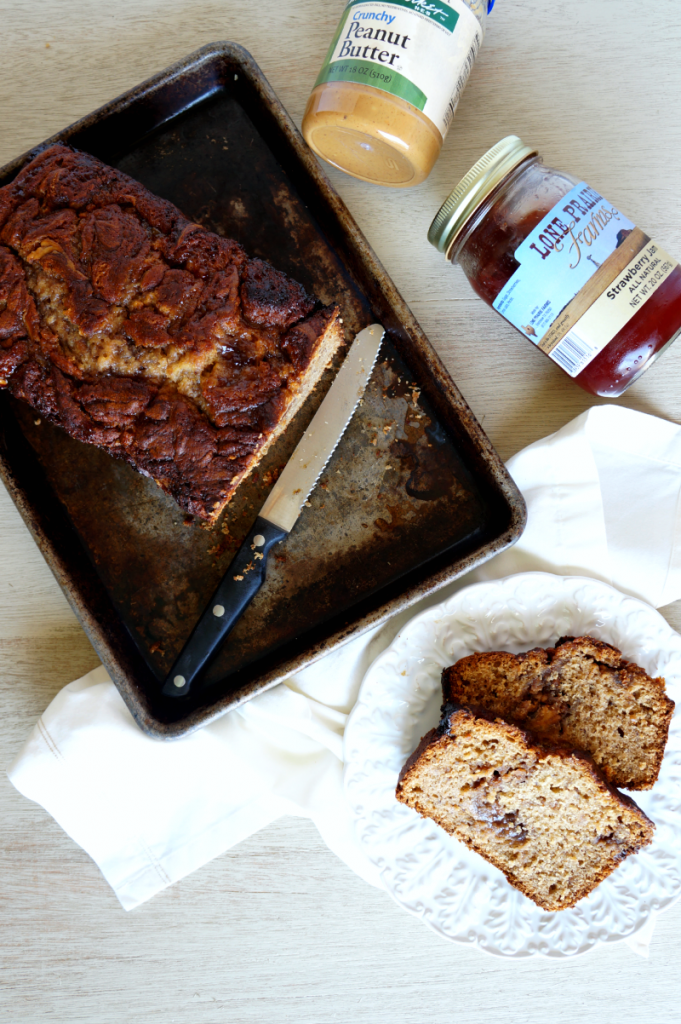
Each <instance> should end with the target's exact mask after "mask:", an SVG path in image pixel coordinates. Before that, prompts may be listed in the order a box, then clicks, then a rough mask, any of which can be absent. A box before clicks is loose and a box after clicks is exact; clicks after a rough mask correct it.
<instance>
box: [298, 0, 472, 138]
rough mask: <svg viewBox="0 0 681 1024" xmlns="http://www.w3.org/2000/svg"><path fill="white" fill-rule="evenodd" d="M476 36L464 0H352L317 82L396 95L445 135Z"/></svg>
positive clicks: (459, 93)
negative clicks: (355, 84) (349, 84)
mask: <svg viewBox="0 0 681 1024" xmlns="http://www.w3.org/2000/svg"><path fill="white" fill-rule="evenodd" d="M481 43H482V28H481V26H480V23H479V22H478V19H477V18H476V17H475V15H474V14H473V13H472V11H470V10H469V8H468V6H467V5H466V3H465V2H464V0H439V2H436V0H389V2H388V3H377V2H375V0H369V2H367V0H350V3H348V5H347V7H346V9H345V11H344V12H343V17H342V18H341V22H340V25H339V26H338V29H337V31H336V34H335V36H334V38H333V42H332V43H331V48H330V50H329V52H328V54H327V57H326V60H325V62H324V66H323V67H322V70H321V72H320V74H319V77H318V79H317V81H316V83H315V86H317V85H321V84H322V83H324V82H358V83H360V84H361V85H370V86H372V87H373V88H374V89H380V90H381V91H382V92H387V93H390V94H391V95H393V96H399V97H400V98H401V99H403V100H406V101H407V102H408V103H411V105H412V106H414V107H417V108H418V110H422V111H423V113H424V114H425V115H426V116H427V117H429V118H430V120H431V121H432V122H433V124H434V125H435V126H436V128H437V129H438V130H439V132H440V134H441V135H442V136H443V137H444V135H445V134H446V132H447V129H448V128H449V124H450V122H451V120H452V117H453V116H454V111H455V110H456V107H457V104H458V102H459V97H460V96H461V93H462V92H463V90H464V87H465V85H466V82H467V81H468V76H469V74H470V72H471V68H472V67H473V64H474V62H475V58H476V57H477V55H478V50H479V49H480V44H481Z"/></svg>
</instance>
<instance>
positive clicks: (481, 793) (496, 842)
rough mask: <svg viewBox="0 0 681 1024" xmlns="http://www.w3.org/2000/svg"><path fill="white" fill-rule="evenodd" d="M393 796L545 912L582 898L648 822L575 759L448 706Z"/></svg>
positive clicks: (645, 836) (471, 711)
mask: <svg viewBox="0 0 681 1024" xmlns="http://www.w3.org/2000/svg"><path fill="white" fill-rule="evenodd" d="M396 796H397V799H398V800H400V801H401V802H402V803H404V804H407V806H409V807H412V808H414V810H416V811H418V813H419V814H421V815H422V816H423V817H426V818H431V819H432V820H433V821H435V822H436V823H437V824H438V825H440V826H441V827H442V828H444V829H445V831H447V832H448V833H449V834H450V835H453V836H455V837H456V838H457V839H459V840H461V842H463V843H465V844H466V846H469V847H470V848H471V849H472V850H475V851H476V853H479V854H480V855H481V856H483V857H485V858H486V860H488V861H490V863H492V864H494V865H495V866H496V867H498V868H499V869H500V870H501V871H503V873H504V875H505V876H506V878H507V879H508V881H509V882H510V883H511V885H513V886H515V887H516V888H517V889H519V890H520V891H521V892H523V893H524V894H525V895H526V896H528V897H529V898H530V899H531V900H534V902H535V903H537V904H538V906H540V907H542V908H543V909H545V910H551V911H555V910H564V909H566V908H568V907H571V906H574V904H575V903H577V902H578V900H580V899H583V898H584V897H585V896H587V895H588V894H589V893H590V892H591V891H592V890H593V889H594V888H595V887H596V886H597V885H598V884H599V882H601V881H602V880H603V879H604V878H606V877H607V876H608V875H609V874H610V873H611V872H612V871H613V870H614V869H615V868H616V867H617V865H618V864H620V863H621V862H622V861H623V860H624V859H625V858H626V857H628V856H630V854H632V853H636V852H637V851H638V850H640V849H641V848H642V847H644V846H647V845H648V844H649V843H650V842H651V841H652V837H653V832H654V828H655V826H654V825H653V823H652V822H651V821H650V820H649V819H648V818H647V817H646V815H645V814H644V813H643V811H642V810H641V809H640V808H639V807H637V805H636V804H635V803H634V801H633V800H631V798H630V797H628V796H626V795H624V794H622V793H618V792H617V790H616V789H614V788H613V787H612V786H610V785H609V784H608V783H606V782H605V781H604V780H603V779H602V777H601V775H600V773H599V772H598V771H597V769H596V768H595V766H594V765H593V763H592V762H591V761H590V759H589V758H587V757H586V756H585V755H583V754H580V753H577V752H575V751H571V750H569V749H566V748H565V747H557V746H551V745H547V744H540V743H537V742H535V741H534V740H533V739H532V738H531V737H530V735H529V734H528V733H526V732H524V731H523V730H521V729H519V728H518V727H517V726H515V725H510V724H508V723H506V722H502V721H501V720H500V719H494V718H493V716H492V715H490V714H488V713H486V712H484V711H482V710H481V709H477V708H471V707H462V706H461V705H458V704H449V705H445V707H444V708H443V720H442V722H441V723H440V726H439V728H438V729H434V730H432V731H431V732H430V733H428V734H427V735H426V736H424V737H423V739H422V740H421V743H420V744H419V746H418V747H417V749H416V750H415V751H414V753H413V754H412V755H411V757H410V758H409V759H408V761H407V763H406V764H405V766H404V768H403V769H402V772H401V773H400V778H399V781H398V784H397V789H396Z"/></svg>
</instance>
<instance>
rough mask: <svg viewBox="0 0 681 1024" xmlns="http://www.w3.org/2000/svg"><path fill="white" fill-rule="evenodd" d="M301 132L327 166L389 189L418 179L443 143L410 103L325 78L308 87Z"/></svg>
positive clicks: (425, 173) (430, 123)
mask: <svg viewBox="0 0 681 1024" xmlns="http://www.w3.org/2000/svg"><path fill="white" fill-rule="evenodd" d="M303 135H304V136H305V141H306V142H307V144H308V145H309V146H310V147H311V149H313V150H314V152H315V153H316V154H317V156H320V157H321V158H322V159H323V160H326V161H327V163H330V164H332V166H334V167H337V168H339V170H341V171H345V172H346V173H347V174H351V175H353V177H355V178H360V179H361V180H362V181H370V182H374V183H376V184H381V185H392V186H393V187H394V188H407V187H408V186H410V185H418V184H419V183H420V182H422V181H424V180H425V178H427V177H428V175H429V174H430V172H431V170H432V168H433V164H434V163H435V161H436V160H437V158H438V156H439V153H440V149H441V147H442V142H443V139H442V136H441V135H440V132H439V131H438V130H437V128H436V127H435V125H434V124H433V122H432V121H431V120H430V119H429V118H428V117H426V115H425V114H423V113H421V111H420V110H417V109H416V107H413V106H412V105H411V104H410V103H407V102H406V101H405V100H402V99H400V98H399V97H398V96H389V95H387V94H386V93H382V92H380V91H379V90H378V89H373V88H371V86H366V85H359V84H357V83H355V82H328V83H325V84H324V85H318V86H317V88H316V89H314V91H313V92H312V95H311V96H310V99H309V100H308V104H307V108H306V110H305V116H304V118H303Z"/></svg>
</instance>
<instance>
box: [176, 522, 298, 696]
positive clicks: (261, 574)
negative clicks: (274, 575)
mask: <svg viewBox="0 0 681 1024" xmlns="http://www.w3.org/2000/svg"><path fill="white" fill-rule="evenodd" d="M285 536H286V530H282V529H280V527H278V526H275V525H274V523H269V522H268V521H267V520H266V519H261V518H260V516H258V518H257V519H256V521H255V525H254V526H253V529H252V530H251V532H250V533H249V534H248V536H247V537H246V540H245V541H244V542H243V544H242V545H241V547H240V548H239V550H238V551H237V553H236V555H235V556H234V558H233V559H232V563H231V565H230V567H229V569H228V570H227V573H226V574H225V576H224V577H223V579H222V582H221V583H220V586H219V587H218V588H217V590H216V591H215V593H214V594H213V596H212V598H211V599H210V601H209V602H208V606H207V608H206V610H205V612H204V613H203V615H202V616H201V618H200V619H199V621H198V622H197V624H196V626H195V627H194V631H193V633H192V635H191V636H190V638H189V640H188V641H187V643H186V644H185V646H184V648H183V649H182V652H181V654H180V656H179V658H178V659H177V661H176V662H175V664H174V665H173V667H172V668H171V670H170V673H169V674H168V678H167V679H166V681H165V684H164V686H163V693H164V694H165V696H166V697H184V696H185V695H186V694H187V693H189V690H190V687H191V685H192V683H193V682H194V680H195V679H196V677H197V675H198V674H199V673H200V672H201V671H202V669H204V668H205V667H206V665H207V664H208V662H209V661H210V660H211V658H212V657H213V656H214V655H215V654H216V653H217V651H218V648H219V647H220V645H221V644H222V643H223V641H224V640H225V639H226V637H227V634H228V633H229V632H230V631H231V630H232V629H233V628H234V626H235V625H236V623H237V621H238V619H239V618H240V616H241V614H242V613H243V611H244V610H245V609H246V607H247V606H248V605H249V604H250V603H251V601H252V600H253V598H254V597H255V595H256V594H257V592H258V591H259V590H260V587H261V586H262V584H263V582H264V579H265V563H266V562H267V556H268V554H269V552H270V548H272V547H273V546H274V545H275V544H278V543H279V541H280V540H283V538H284V537H285Z"/></svg>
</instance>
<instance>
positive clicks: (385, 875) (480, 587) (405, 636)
mask: <svg viewBox="0 0 681 1024" xmlns="http://www.w3.org/2000/svg"><path fill="white" fill-rule="evenodd" d="M512 581H515V582H516V584H518V585H521V584H523V583H525V582H527V583H530V582H532V581H535V582H537V583H538V584H543V585H544V586H549V587H553V588H555V593H554V595H553V598H554V600H556V601H557V600H558V599H559V598H560V597H561V596H562V591H563V590H564V589H565V588H566V587H572V588H573V589H577V588H578V587H580V586H584V585H589V586H590V587H593V588H594V589H595V590H602V592H603V594H604V595H608V597H609V598H610V600H611V601H613V602H615V603H616V604H617V605H619V606H620V607H621V606H626V605H627V604H628V603H629V602H631V603H632V605H633V606H634V607H636V608H638V610H639V612H640V613H641V614H642V615H643V616H644V617H648V618H649V619H650V620H651V623H654V624H655V625H656V627H657V629H658V631H659V633H660V634H666V639H667V642H668V643H669V646H670V647H672V648H673V647H677V648H678V653H679V656H680V657H681V636H680V635H679V634H678V633H677V632H676V631H675V630H674V629H673V628H672V627H671V626H670V625H669V623H668V622H667V621H666V620H665V619H664V618H663V616H662V615H661V614H660V613H659V612H658V611H657V609H655V608H653V607H652V605H648V604H646V602H644V601H642V600H641V599H640V598H636V597H633V596H631V595H629V594H626V593H624V592H622V591H619V590H617V589H616V588H615V587H612V586H611V585H610V584H607V583H605V582H603V581H602V580H598V579H595V578H593V577H589V576H569V575H563V574H560V575H559V574H558V573H548V572H538V571H533V572H521V573H514V574H512V575H509V576H505V577H502V578H500V579H498V580H484V581H480V582H477V583H471V584H469V585H468V586H465V587H462V588H461V589H460V590H457V591H455V593H454V594H452V595H450V596H449V597H447V598H446V599H445V600H443V601H441V602H439V603H438V604H436V605H433V606H431V607H429V608H426V609H424V610H423V611H422V612H419V613H418V614H417V615H415V616H414V617H413V618H412V619H410V620H409V621H408V622H407V623H405V625H404V626H403V627H402V628H401V629H400V631H399V633H398V634H397V636H396V637H395V638H394V640H393V641H392V643H390V644H389V645H388V647H387V648H386V649H385V650H384V651H382V652H381V654H379V655H378V656H377V658H376V659H375V660H374V661H373V662H372V664H371V665H370V666H369V668H368V669H367V671H366V673H365V675H364V678H363V680H362V683H361V685H360V688H359V693H358V697H357V701H356V703H355V706H354V707H353V709H352V711H351V713H350V715H349V717H348V721H347V724H346V728H345V737H344V761H345V768H344V791H345V795H346V798H347V800H348V803H349V805H350V807H351V809H352V812H353V815H354V819H355V820H354V824H355V832H356V834H357V836H358V840H359V842H360V845H361V846H362V848H363V849H364V852H365V853H366V855H367V856H368V857H369V860H371V861H372V863H374V864H375V865H376V866H377V867H379V865H378V864H377V862H376V860H375V859H374V858H373V857H372V854H371V850H370V848H369V847H368V844H367V843H366V841H365V839H364V836H363V833H362V830H361V828H360V825H361V821H362V817H361V814H358V811H357V807H356V801H355V800H354V798H353V794H352V792H351V790H352V785H353V781H354V780H355V778H356V777H357V771H358V765H357V764H356V763H355V761H354V760H353V757H352V755H351V751H350V747H351V740H352V738H353V736H354V733H355V731H356V729H357V726H358V723H359V722H361V721H362V717H363V716H365V715H366V714H367V712H370V711H371V710H372V707H373V706H372V704H371V701H367V700H366V695H367V692H368V691H369V684H370V681H371V680H372V677H373V676H374V675H375V673H376V672H378V671H380V669H381V668H382V667H383V665H384V664H385V663H386V662H387V661H388V660H389V659H390V657H391V656H393V657H394V656H395V653H396V652H398V651H399V650H400V648H403V647H404V646H405V645H408V644H409V638H410V636H411V635H412V634H413V633H414V632H415V631H416V630H417V629H418V628H419V627H421V626H422V625H423V624H424V623H429V622H433V620H437V621H439V620H440V619H442V618H443V612H444V610H445V609H447V612H446V614H447V615H448V616H449V619H450V620H451V619H452V618H453V611H452V608H451V607H449V606H457V605H458V606H460V605H461V604H462V602H463V601H464V600H465V599H466V597H467V596H468V595H470V594H471V593H473V592H475V591H478V592H483V591H484V589H486V588H487V589H490V590H491V591H492V592H493V591H495V590H498V591H499V592H500V593H501V591H502V590H503V588H504V587H508V586H510V585H511V583H512ZM563 596H565V595H563ZM438 617H439V618H438ZM556 639H557V638H556ZM539 642H540V641H535V643H539ZM527 643H532V641H529V640H528V641H527ZM482 649H484V647H483V648H482ZM664 650H665V648H664V647H660V648H659V653H662V652H663V651H664ZM421 660H422V661H423V660H424V659H421ZM402 674H403V675H405V673H402ZM680 682H681V680H680ZM405 683H406V680H405ZM667 686H668V688H669V679H667ZM676 696H679V695H678V694H676ZM680 706H681V702H680V701H679V700H677V701H676V710H675V714H674V718H676V719H677V720H678V716H679V709H680ZM422 728H423V729H424V731H425V728H426V726H425V725H424V726H423V727H422ZM360 774H361V772H360ZM633 795H634V797H636V794H635V793H634V794H633ZM395 804H396V806H397V802H395ZM421 821H422V822H423V825H424V826H425V827H426V828H427V827H428V822H427V821H426V820H423V819H421ZM416 824H418V822H416ZM431 825H432V823H431ZM679 827H680V828H681V822H680V823H679ZM434 828H435V830H436V831H437V832H438V833H440V831H441V830H440V829H439V828H438V827H437V826H434ZM442 836H443V838H446V839H448V840H449V841H450V842H451V841H452V837H448V836H446V834H445V833H442ZM453 841H454V842H456V840H453ZM458 845H459V844H458V843H457V846H458ZM461 849H462V851H465V852H466V853H467V854H470V851H468V850H467V848H466V847H464V846H463V845H462V846H461ZM473 857H476V855H475V854H473ZM479 859H480V863H481V864H485V862H484V861H483V860H482V858H479ZM679 859H681V855H680V857H679ZM487 867H489V866H487ZM493 870H494V871H496V870H497V869H493ZM379 873H380V876H381V878H382V880H383V882H384V885H385V888H386V891H387V893H388V894H389V895H390V896H391V898H392V899H393V900H394V901H395V902H396V903H397V905H398V906H400V907H401V908H402V909H403V910H406V911H407V913H409V914H411V915H412V916H414V917H417V918H419V919H420V920H421V921H423V923H424V924H426V925H427V926H428V927H429V928H430V929H431V930H432V931H434V932H435V933H436V934H438V935H440V936H441V937H442V938H443V939H445V940H446V941H449V942H455V943H457V944H459V945H463V946H467V947H469V948H470V947H475V948H477V949H479V950H480V951H481V952H483V953H485V954H487V955H488V956H493V957H501V958H502V959H506V960H526V959H528V958H530V957H534V956H537V957H540V958H542V959H547V960H556V959H561V960H563V959H568V958H573V957H576V956H582V955H584V954H585V953H587V952H589V951H590V950H592V949H596V948H597V947H599V946H614V945H618V944H621V943H623V942H626V941H627V939H630V938H632V937H633V936H634V935H636V934H637V933H638V932H639V931H641V929H642V928H644V927H645V926H646V924H647V922H648V920H649V918H650V915H651V913H660V912H662V911H664V910H667V909H669V908H670V907H671V906H673V905H674V904H675V903H676V902H677V901H678V900H679V899H680V898H681V889H679V890H678V891H677V892H676V893H675V894H672V895H671V896H670V897H669V898H668V899H666V900H664V905H663V906H661V907H659V908H652V909H651V908H650V907H646V906H643V907H641V900H642V899H643V897H641V900H640V901H639V906H638V908H637V912H636V916H637V921H636V923H635V925H634V927H633V928H632V929H631V931H629V932H627V933H626V934H612V933H611V934H607V935H601V934H596V935H592V936H591V937H589V935H588V932H587V935H586V936H585V941H584V942H583V943H582V944H580V945H579V947H578V948H577V949H574V950H570V951H567V952H566V951H564V950H562V949H560V948H557V947H554V948H549V949H538V948H527V946H528V944H529V942H528V943H526V944H525V947H523V948H522V949H518V950H516V951H515V952H510V953H509V952H505V951H503V950H501V949H498V948H490V947H489V946H487V945H486V944H485V943H484V942H481V938H484V937H483V936H481V934H480V933H479V932H478V934H477V935H476V936H475V937H473V938H471V937H470V936H469V937H468V938H464V937H461V936H457V935H453V934H450V933H448V932H447V931H446V929H444V928H443V927H441V926H439V925H438V924H437V922H436V921H434V920H432V919H429V918H428V917H426V916H425V911H426V910H427V909H429V908H424V907H421V908H420V909H415V908H413V907H410V906H409V905H407V903H406V902H405V899H404V898H402V899H401V898H400V897H399V896H398V895H397V894H396V893H395V892H394V891H393V889H392V888H391V886H390V884H389V881H388V880H389V878H390V875H389V871H388V870H387V868H386V867H385V866H384V867H383V868H381V867H379ZM609 877H610V878H612V877H613V876H609ZM605 881H606V882H607V879H606V880H605ZM503 884H504V885H506V886H508V888H509V890H510V891H511V892H513V890H512V889H511V886H510V883H508V882H506V880H505V879H504V883H503ZM602 884H604V883H602ZM599 888H600V887H599ZM595 891H597V890H594V892H595ZM436 896H437V894H435V898H436ZM587 899H588V898H587ZM651 902H654V900H652V901H651ZM580 905H581V907H582V909H583V907H584V901H580V903H579V904H577V906H578V907H580ZM561 913H570V911H563V912H561ZM593 929H594V931H596V930H597V931H599V932H601V931H602V926H599V925H596V924H594V926H593ZM533 938H534V940H535V941H536V942H539V941H542V940H541V939H540V937H539V935H538V934H537V935H535V936H534V937H533Z"/></svg>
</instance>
